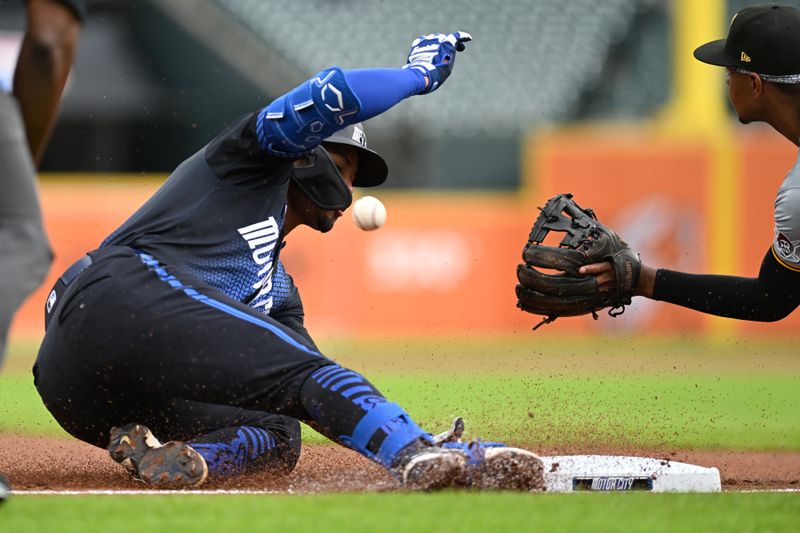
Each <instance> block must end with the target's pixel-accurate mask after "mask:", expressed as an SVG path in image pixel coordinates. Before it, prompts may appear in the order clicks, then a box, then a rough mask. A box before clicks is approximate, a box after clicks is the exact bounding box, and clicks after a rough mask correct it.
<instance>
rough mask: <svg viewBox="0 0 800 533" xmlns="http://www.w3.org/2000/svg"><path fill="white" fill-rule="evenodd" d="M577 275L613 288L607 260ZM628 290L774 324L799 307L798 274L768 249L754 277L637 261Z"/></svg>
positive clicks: (611, 272)
mask: <svg viewBox="0 0 800 533" xmlns="http://www.w3.org/2000/svg"><path fill="white" fill-rule="evenodd" d="M579 273H580V274H584V275H594V276H596V278H597V283H598V286H599V289H600V290H601V291H604V290H609V289H608V288H609V287H612V286H613V283H614V281H613V280H614V270H613V268H612V267H611V265H610V263H607V262H606V263H595V264H592V265H586V266H584V267H581V269H580V270H579ZM634 294H636V295H637V296H644V297H647V298H651V299H653V300H660V301H664V302H670V303H672V304H675V305H680V306H681V307H687V308H689V309H694V310H696V311H700V312H701V313H706V314H710V315H716V316H723V317H727V318H735V319H739V320H750V321H756V322H775V321H777V320H781V319H783V318H786V317H787V316H788V315H789V314H790V313H792V312H793V311H794V310H795V309H797V307H798V306H800V272H795V271H793V270H790V269H788V268H786V267H785V266H784V265H782V264H781V263H779V262H778V260H776V258H775V254H774V253H773V250H772V249H770V250H768V251H767V253H766V255H765V256H764V260H763V261H762V263H761V268H760V270H759V273H758V277H755V278H747V277H740V276H721V275H714V274H687V273H685V272H676V271H673V270H667V269H655V268H653V267H650V266H646V265H642V270H641V274H640V276H639V283H638V284H637V287H636V291H635V293H634Z"/></svg>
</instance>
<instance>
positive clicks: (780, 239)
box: [772, 157, 800, 270]
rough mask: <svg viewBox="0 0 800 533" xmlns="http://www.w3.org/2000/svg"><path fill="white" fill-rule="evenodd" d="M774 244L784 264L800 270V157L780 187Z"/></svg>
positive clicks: (776, 208) (776, 206) (776, 202)
mask: <svg viewBox="0 0 800 533" xmlns="http://www.w3.org/2000/svg"><path fill="white" fill-rule="evenodd" d="M772 246H773V249H774V250H775V253H776V254H777V255H778V258H779V259H780V260H781V262H782V263H783V264H784V266H786V267H788V268H790V269H792V270H800V157H799V158H798V160H797V162H796V163H795V164H794V167H792V169H791V170H790V171H789V174H787V175H786V178H785V179H784V180H783V183H782V184H781V186H780V189H778V197H777V198H776V199H775V241H774V242H773V245H772Z"/></svg>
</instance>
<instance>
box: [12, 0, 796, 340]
mask: <svg viewBox="0 0 800 533" xmlns="http://www.w3.org/2000/svg"><path fill="white" fill-rule="evenodd" d="M756 3H760V2H752V1H745V0H728V1H725V0H702V1H696V0H695V1H692V0H671V1H669V0H603V1H601V2H597V1H594V0H530V1H525V0H461V1H454V2H450V3H448V4H446V6H438V5H437V6H433V5H432V4H431V3H430V2H427V1H422V0H405V1H402V2H390V1H388V0H296V1H286V0H136V1H127V2H126V1H123V2H120V1H113V0H94V1H91V2H90V15H89V19H88V22H87V24H86V27H85V31H84V33H83V34H82V36H81V43H80V48H79V52H78V57H77V63H76V67H75V69H74V71H73V75H72V77H71V80H70V83H69V85H68V89H67V92H66V95H65V98H64V103H63V108H62V113H61V117H60V120H59V123H58V126H57V128H56V131H55V134H54V136H53V138H52V141H51V143H50V146H49V149H48V151H47V154H46V157H45V161H44V164H43V172H42V201H43V204H44V211H45V217H46V222H47V226H48V231H49V232H50V234H51V236H52V240H53V245H54V248H55V250H56V254H57V257H56V263H55V264H54V267H53V270H52V272H51V276H50V279H49V280H48V281H47V282H46V283H45V287H49V286H50V285H51V283H52V280H53V279H55V278H56V277H57V276H58V275H59V274H60V272H61V271H62V270H63V269H64V268H65V267H66V266H67V265H68V264H70V263H71V262H72V261H73V260H74V259H76V258H77V257H78V256H80V255H82V254H83V253H84V252H85V251H86V250H88V249H91V248H94V247H95V246H96V245H97V244H98V243H99V242H100V241H101V240H102V238H103V237H104V236H105V235H106V234H108V233H109V232H110V231H111V230H112V229H114V227H115V226H116V225H117V224H119V223H120V222H121V221H122V220H124V219H125V218H126V217H127V215H128V214H130V213H131V212H132V211H133V210H134V209H135V208H136V207H137V206H138V205H139V204H140V203H141V202H142V201H144V199H146V198H147V197H148V196H149V194H151V193H152V191H153V190H154V189H155V188H156V187H157V186H158V185H159V184H160V183H161V182H162V181H163V179H164V178H165V177H166V175H168V173H169V171H170V170H171V169H172V168H174V167H175V166H176V165H177V164H178V163H180V162H181V161H182V160H183V159H184V158H186V157H187V156H188V155H190V154H191V153H193V152H194V151H196V150H197V149H199V148H200V147H201V146H202V145H204V144H205V143H206V142H208V140H210V139H211V138H212V137H213V136H214V135H215V134H216V133H217V132H218V131H219V130H220V129H221V128H222V127H224V126H225V125H226V124H227V123H228V122H230V121H232V120H233V119H234V118H235V117H237V116H238V115H240V114H242V113H244V112H248V111H251V110H253V109H256V108H258V107H261V106H263V105H265V104H266V103H268V102H269V101H270V100H271V99H273V98H274V97H276V96H278V95H280V94H282V93H283V92H285V91H286V90H288V89H291V88H292V87H294V86H295V85H297V84H298V83H300V82H301V81H303V80H305V79H307V78H308V77H309V76H310V75H311V74H313V73H315V72H317V71H319V70H321V69H323V68H325V67H327V66H330V65H333V64H336V65H339V66H342V67H344V68H358V67H383V66H395V65H396V66H400V65H401V64H402V63H403V61H404V59H405V53H406V52H407V49H408V45H409V44H410V42H411V40H412V39H413V38H414V37H415V36H417V35H418V34H420V33H428V32H431V31H454V30H457V29H463V30H466V31H469V32H471V33H472V34H473V36H474V38H475V41H474V42H473V43H471V44H470V46H469V49H468V50H467V52H466V53H465V54H464V55H463V57H462V56H459V60H458V63H457V65H456V68H455V71H454V74H453V76H452V77H451V79H450V80H449V82H448V84H447V87H445V88H444V89H443V90H441V91H438V92H437V93H435V94H433V95H431V96H429V97H425V98H412V99H411V100H410V101H408V102H404V103H403V104H401V105H400V106H398V107H397V108H395V109H393V110H391V111H390V112H388V113H386V114H385V115H382V116H380V117H377V118H376V119H373V120H372V121H370V123H369V124H368V125H367V126H368V127H367V131H368V134H369V139H370V144H371V147H373V148H375V149H377V150H379V151H380V152H381V153H383V154H384V155H385V157H386V159H387V160H388V161H389V164H390V180H389V185H388V187H387V188H385V189H381V190H379V191H377V192H376V194H377V195H378V196H380V197H381V198H382V199H383V200H384V202H385V203H386V205H387V208H388V211H389V221H388V223H387V225H386V227H385V228H383V229H382V230H380V231H378V232H374V233H370V234H363V233H360V232H358V231H357V230H356V229H355V228H354V227H353V225H352V224H350V223H349V220H343V221H342V222H340V224H339V227H337V229H336V230H335V231H334V232H333V233H332V234H331V235H329V236H325V237H322V236H321V235H315V234H312V233H311V232H307V231H306V232H303V231H298V232H296V233H297V234H292V235H291V236H290V238H289V239H288V241H289V245H288V246H287V248H286V252H285V254H284V255H283V260H284V262H285V263H286V265H287V269H288V270H289V272H291V273H292V274H293V275H294V277H295V279H296V281H297V283H298V285H299V287H300V290H301V293H302V294H303V297H304V301H305V303H306V311H307V316H308V324H309V329H310V330H311V331H312V333H315V332H316V333H318V334H320V333H321V334H334V333H335V334H345V335H387V334H390V335H432V334H434V335H439V334H442V335H445V334H458V335H477V336H481V335H491V334H501V335H507V334H518V333H526V332H527V330H528V329H529V328H530V326H532V325H533V323H534V322H535V321H534V320H533V319H532V317H530V316H526V315H523V314H522V313H521V312H519V311H517V310H516V309H515V297H514V290H513V289H514V285H515V277H514V269H515V265H516V263H517V262H518V256H519V252H520V250H521V246H522V242H523V240H524V237H525V236H526V235H527V232H528V230H529V227H530V224H531V222H532V220H533V219H534V218H535V215H536V209H535V207H536V206H537V205H541V204H542V203H543V202H544V201H545V200H546V198H547V197H549V196H550V195H552V194H554V193H557V192H573V193H575V195H576V198H577V199H578V201H579V202H580V203H581V204H583V205H586V206H591V207H593V208H595V210H596V211H597V212H598V214H599V215H600V217H601V218H602V219H603V220H605V221H607V222H608V223H610V224H611V225H612V226H614V227H615V228H617V229H618V231H619V232H620V233H621V234H622V235H623V236H624V237H626V238H627V239H628V240H629V241H630V242H631V244H632V245H633V246H634V247H635V248H636V249H638V250H639V251H640V252H641V253H642V256H643V258H644V259H645V261H647V262H648V263H650V264H653V265H657V266H663V267H670V268H676V269H680V270H686V271H694V272H703V271H706V272H710V271H713V272H717V273H729V274H741V275H754V274H755V272H756V271H757V268H758V265H759V264H760V261H761V258H762V257H763V253H764V252H765V251H766V249H767V247H768V246H769V245H770V243H771V239H772V211H771V210H772V202H773V200H774V193H775V190H776V189H777V187H778V185H779V183H780V181H781V180H782V178H783V176H784V175H785V173H786V171H787V170H788V169H789V168H790V167H791V165H792V163H793V162H794V160H795V159H796V151H795V150H794V149H793V148H792V146H791V145H790V144H789V143H787V142H786V141H785V140H783V139H782V138H781V137H780V136H779V135H778V134H776V133H773V132H771V131H770V130H769V129H768V128H766V127H762V126H760V125H753V126H748V127H747V128H746V129H745V128H743V127H742V126H740V125H739V124H738V123H737V121H736V119H735V116H734V115H733V114H732V112H731V109H730V107H729V105H728V104H727V99H726V96H725V83H724V73H723V69H716V68H713V67H709V66H705V65H701V64H699V63H698V62H696V61H695V60H694V59H693V58H692V55H691V52H692V50H693V49H694V48H695V47H696V46H697V45H699V44H702V43H703V42H706V41H708V40H711V39H717V38H721V37H723V36H724V35H725V34H726V32H727V27H728V23H729V21H730V19H731V17H732V15H733V14H734V13H735V12H736V11H738V10H739V9H741V8H742V7H745V6H747V5H752V4H756ZM784 3H793V4H795V5H798V2H796V1H794V2H789V1H785V2H784ZM23 23H24V13H23V10H22V6H21V4H20V5H17V4H16V3H12V4H10V5H6V4H3V5H1V6H0V80H1V82H5V83H8V80H9V79H10V75H11V69H12V65H13V63H14V60H15V57H16V50H17V47H18V44H19V39H20V38H21V31H22V27H23ZM45 294H46V289H45V288H42V289H40V291H39V292H38V293H37V294H35V295H34V296H33V297H32V298H31V299H30V300H29V301H28V302H27V303H26V305H25V307H24V308H23V311H22V312H21V313H20V314H19V315H18V317H17V320H16V322H15V326H14V330H13V333H12V334H13V335H16V336H18V337H21V336H31V335H39V334H41V304H42V302H43V301H44V297H45ZM634 308H635V309H636V312H635V313H634V312H628V313H626V314H625V315H623V316H622V317H620V318H618V319H616V320H612V319H610V318H608V317H606V316H602V317H601V319H600V320H598V321H596V322H595V321H592V320H591V319H586V318H579V319H565V320H560V321H558V322H557V323H555V324H553V325H550V326H548V327H547V328H545V330H544V331H546V332H556V333H558V332H561V333H564V332H566V333H569V334H573V333H576V332H595V331H608V332H617V331H635V332H643V333H656V334H669V335H675V334H685V333H689V334H701V335H709V336H712V337H720V336H722V337H736V336H739V335H750V334H756V333H769V334H774V335H778V334H785V335H790V334H792V333H794V332H795V331H796V330H797V326H798V324H800V314H798V313H795V315H794V316H792V317H790V318H788V319H786V320H784V321H782V322H780V323H778V324H774V325H766V326H765V325H761V324H745V323H735V322H732V321H724V320H719V319H713V318H710V317H703V316H700V315H698V314H696V313H692V312H688V311H684V310H681V309H677V308H674V307H671V306H668V305H665V304H654V303H653V302H640V301H636V302H634ZM540 331H541V330H540ZM543 333H544V332H543ZM539 334H540V333H538V332H537V335H539ZM544 334H547V333H544Z"/></svg>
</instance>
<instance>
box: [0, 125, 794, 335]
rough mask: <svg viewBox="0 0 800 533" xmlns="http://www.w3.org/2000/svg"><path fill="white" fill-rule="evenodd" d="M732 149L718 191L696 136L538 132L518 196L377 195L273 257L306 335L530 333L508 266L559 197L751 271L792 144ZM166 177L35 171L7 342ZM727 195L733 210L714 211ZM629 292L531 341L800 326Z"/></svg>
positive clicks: (648, 251)
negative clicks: (19, 287) (34, 269)
mask: <svg viewBox="0 0 800 533" xmlns="http://www.w3.org/2000/svg"><path fill="white" fill-rule="evenodd" d="M729 153H730V155H731V157H734V158H735V161H733V163H734V164H733V165H732V167H733V168H735V172H733V173H732V174H731V180H730V183H728V185H725V187H729V188H730V189H731V190H733V191H736V194H730V190H729V191H727V193H726V194H718V193H719V191H718V185H719V179H718V177H715V176H714V168H715V167H714V160H715V159H714V158H715V157H716V158H718V157H719V156H720V153H719V151H718V150H717V149H716V148H715V147H714V146H711V145H709V144H707V143H704V142H702V141H687V140H670V139H667V138H665V137H663V136H659V135H657V134H655V133H652V132H649V131H648V130H642V129H635V130H621V129H619V128H615V129H613V130H608V131H604V130H592V131H587V130H579V131H561V132H553V133H540V134H538V135H536V136H535V137H532V138H531V140H530V142H529V143H528V145H527V148H526V150H525V154H524V157H525V161H524V165H523V166H524V167H525V169H526V170H525V174H526V175H525V179H524V183H525V186H524V187H523V188H522V190H521V191H520V192H519V193H508V194H491V193H483V192H481V193H478V192H459V193H450V192H434V193H431V192H428V193H416V192H414V193H412V192H404V193H399V192H392V193H390V192H386V193H382V192H380V191H376V193H377V194H378V195H379V196H380V197H381V198H382V199H383V201H384V202H385V204H386V206H387V209H388V213H389V215H388V222H387V224H386V226H384V228H382V229H381V230H379V231H376V232H371V233H364V232H361V231H359V230H357V229H356V228H355V226H354V225H353V224H352V222H351V220H350V218H349V215H346V218H345V219H343V220H341V221H340V222H339V223H338V224H337V227H336V228H335V229H334V231H332V232H331V233H330V234H327V235H321V234H317V233H314V232H312V231H309V230H307V228H300V229H298V230H296V231H295V232H294V233H293V234H291V235H290V236H289V237H288V239H287V242H288V244H287V246H286V248H285V249H284V251H283V252H282V258H283V261H284V263H285V265H286V266H287V269H288V270H289V272H290V273H292V274H293V276H294V277H295V280H296V282H297V284H298V286H299V287H300V291H301V294H302V295H303V299H304V302H305V306H306V313H307V317H308V318H307V322H308V325H309V329H310V330H311V331H312V332H313V333H316V334H325V335H327V334H335V333H341V334H347V335H359V336H362V335H398V336H401V335H403V336H404V335H442V336H443V337H444V336H448V335H452V334H457V335H476V336H477V335H489V334H514V333H524V334H527V332H528V330H529V328H530V326H532V325H533V324H534V323H535V319H534V317H531V316H528V315H525V314H523V313H522V312H520V311H518V310H517V309H516V307H515V302H516V299H515V296H514V285H515V282H516V278H515V274H514V272H515V267H516V264H517V263H518V259H519V254H520V251H521V248H522V244H523V239H524V238H525V236H526V235H527V233H528V231H529V229H530V225H531V223H532V221H533V219H534V218H535V215H536V209H535V207H536V206H537V205H541V204H542V203H543V202H544V201H545V200H546V199H547V198H548V197H549V196H550V195H552V194H554V193H557V192H573V193H575V195H576V199H577V200H578V201H579V203H581V204H582V205H584V206H588V207H592V208H594V209H595V210H596V212H597V213H598V215H599V216H600V218H601V219H602V220H603V221H605V222H607V223H608V224H610V225H611V226H612V227H614V228H616V229H617V230H618V231H619V233H620V234H621V235H623V236H624V237H625V238H626V239H627V240H628V241H629V242H630V243H631V245H632V246H633V247H634V248H635V249H637V250H639V251H640V252H641V254H642V256H643V257H644V258H645V260H646V261H647V262H649V263H651V264H654V265H659V266H664V267H669V268H675V269H679V270H685V271H690V272H707V271H711V270H714V269H716V271H718V272H719V273H727V274H740V275H755V273H756V272H757V270H758V266H759V264H760V262H761V259H762V257H763V254H764V252H765V251H766V250H767V248H768V247H769V245H770V243H771V240H772V205H773V201H774V196H775V192H776V190H777V188H778V186H779V184H780V182H781V180H782V178H783V176H784V175H785V173H786V171H787V170H788V169H789V168H790V167H791V165H792V164H793V162H794V160H795V157H796V153H795V151H794V150H792V147H791V145H789V143H787V142H785V141H783V140H782V139H780V138H778V137H777V136H776V135H775V134H774V133H773V134H768V133H766V132H764V131H762V130H759V129H758V128H756V132H755V133H751V132H742V133H741V134H737V136H736V137H735V139H734V145H733V149H732V150H730V151H729ZM161 179H163V176H162V177H160V178H147V179H143V178H137V177H135V176H134V177H128V178H127V179H119V177H118V176H114V177H111V176H91V179H87V176H66V177H62V178H61V179H58V180H55V179H47V177H45V179H44V181H43V184H42V203H43V206H44V213H45V219H46V224H47V230H48V232H49V234H50V236H51V239H52V242H53V246H54V249H55V252H56V260H55V264H54V267H53V269H52V272H51V274H50V276H49V278H48V280H47V282H46V287H47V288H44V287H43V288H41V289H40V290H38V291H37V293H36V294H35V295H34V296H33V297H32V298H31V299H30V300H29V301H28V302H26V304H25V306H24V307H23V309H22V310H21V312H20V313H19V314H18V316H17V319H16V320H15V323H14V329H13V334H14V335H19V336H30V335H40V334H41V328H42V310H41V306H42V303H43V302H44V299H45V296H46V293H47V290H48V289H49V286H50V285H51V284H52V283H53V280H54V279H55V278H56V277H57V276H58V275H59V274H60V273H61V272H62V271H63V270H64V268H66V267H67V266H68V265H69V264H70V263H71V262H72V261H74V260H75V259H76V258H78V257H79V256H80V255H82V254H83V253H84V252H85V251H86V250H88V249H91V248H93V247H95V246H96V245H97V244H98V243H99V242H100V241H101V240H102V239H103V238H104V236H105V235H107V234H108V233H109V232H110V231H111V230H113V229H114V228H115V227H116V226H117V225H118V224H119V223H121V222H122V221H123V220H124V219H125V218H126V217H127V215H128V214H130V213H131V212H133V211H134V210H135V209H136V207H138V206H139V205H140V204H141V203H142V202H143V201H144V200H145V199H146V198H147V197H148V196H149V195H150V194H151V193H152V192H153V190H154V189H155V188H156V187H157V186H158V184H159V183H160V181H161ZM731 198H734V199H735V201H736V202H737V204H736V205H721V204H720V202H722V201H723V200H724V201H729V200H730V199H731ZM720 217H722V218H720ZM254 222H255V221H254ZM718 228H723V230H722V232H723V233H724V234H723V235H719V229H718ZM720 242H722V243H728V242H731V243H734V245H733V246H729V245H727V244H725V246H720V245H719V243H720ZM720 256H722V257H720ZM720 265H722V266H723V267H724V268H723V270H722V271H720V270H719V266H720ZM639 300H641V299H636V300H635V301H634V306H633V309H635V312H630V311H629V312H627V313H626V314H625V315H623V316H622V317H620V318H618V319H611V318H609V317H607V316H605V315H602V316H601V318H600V320H598V321H593V320H591V319H590V318H573V319H562V320H559V321H558V322H556V323H555V324H552V325H550V326H548V327H547V328H545V329H544V330H540V331H541V332H542V333H539V332H537V333H536V335H540V334H549V333H551V332H582V331H595V330H597V331H609V332H611V331H630V332H645V333H655V334H681V333H690V334H706V333H708V334H712V333H714V332H716V333H717V334H718V333H719V332H720V331H722V332H723V333H724V334H725V335H737V334H741V335H749V334H751V333H764V334H791V333H794V332H795V331H797V327H798V325H800V312H797V313H794V315H792V316H791V317H789V318H788V319H786V320H784V321H782V322H780V323H777V324H768V325H760V324H746V323H739V322H735V321H724V325H723V326H722V328H720V327H719V322H720V321H719V320H716V321H715V320H714V319H709V318H707V317H705V316H703V315H700V314H698V313H694V312H691V311H687V310H683V309H679V308H677V307H674V306H670V305H667V304H659V303H654V302H648V301H639Z"/></svg>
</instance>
